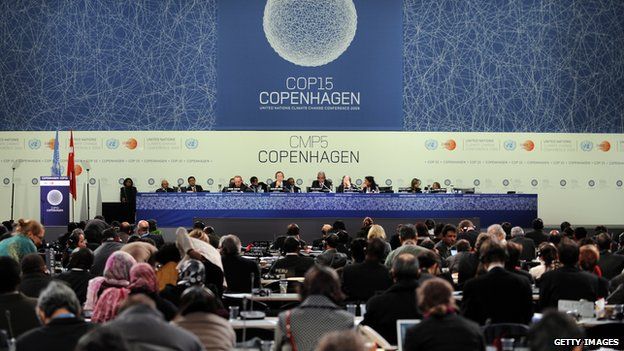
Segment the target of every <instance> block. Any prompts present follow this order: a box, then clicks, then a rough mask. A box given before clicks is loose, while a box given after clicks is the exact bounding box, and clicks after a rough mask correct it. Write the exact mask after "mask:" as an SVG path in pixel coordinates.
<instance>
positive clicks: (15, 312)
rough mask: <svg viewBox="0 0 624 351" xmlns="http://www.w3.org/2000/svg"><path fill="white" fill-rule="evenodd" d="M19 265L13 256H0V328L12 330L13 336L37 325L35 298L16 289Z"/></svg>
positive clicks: (18, 278) (17, 335)
mask: <svg viewBox="0 0 624 351" xmlns="http://www.w3.org/2000/svg"><path fill="white" fill-rule="evenodd" d="M20 281H21V278H20V266H19V263H17V261H15V260H14V259H13V258H11V257H8V256H5V257H0V311H5V312H2V313H3V315H2V316H0V317H1V318H0V329H2V330H7V331H8V330H9V323H8V321H9V320H10V321H11V328H12V330H13V335H12V336H13V337H16V338H17V337H19V336H20V335H22V334H24V333H25V332H27V331H29V330H31V329H33V328H36V327H38V326H39V320H38V319H37V315H36V314H35V307H36V306H37V300H35V299H32V298H29V297H26V296H25V295H24V294H22V293H21V292H19V291H18V290H17V287H18V285H19V284H20Z"/></svg>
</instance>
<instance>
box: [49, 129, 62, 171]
mask: <svg viewBox="0 0 624 351" xmlns="http://www.w3.org/2000/svg"><path fill="white" fill-rule="evenodd" d="M51 169H52V176H53V177H60V176H61V160H60V157H59V138H58V130H57V131H56V138H54V155H53V156H52V168H51Z"/></svg>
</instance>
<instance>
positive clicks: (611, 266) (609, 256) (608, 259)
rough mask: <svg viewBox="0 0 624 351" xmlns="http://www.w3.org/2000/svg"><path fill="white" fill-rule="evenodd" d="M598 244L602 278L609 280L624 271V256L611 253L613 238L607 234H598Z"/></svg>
mask: <svg viewBox="0 0 624 351" xmlns="http://www.w3.org/2000/svg"><path fill="white" fill-rule="evenodd" d="M596 243H597V244H598V249H600V259H599V260H598V266H599V267H600V270H601V271H602V276H603V277H604V278H606V279H608V280H610V279H613V277H615V276H617V275H618V274H620V273H622V271H624V256H623V255H617V254H613V253H611V244H612V242H611V236H610V235H609V234H607V233H602V234H598V236H596Z"/></svg>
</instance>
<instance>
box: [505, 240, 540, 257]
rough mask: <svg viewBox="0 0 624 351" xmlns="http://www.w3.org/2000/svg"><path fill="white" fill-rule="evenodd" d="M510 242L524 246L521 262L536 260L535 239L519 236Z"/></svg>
mask: <svg viewBox="0 0 624 351" xmlns="http://www.w3.org/2000/svg"><path fill="white" fill-rule="evenodd" d="M510 241H511V242H514V243H516V244H520V245H522V253H521V254H520V259H521V260H523V261H532V260H533V259H535V243H534V242H533V239H530V238H527V237H523V236H517V237H515V238H513V239H511V240H510Z"/></svg>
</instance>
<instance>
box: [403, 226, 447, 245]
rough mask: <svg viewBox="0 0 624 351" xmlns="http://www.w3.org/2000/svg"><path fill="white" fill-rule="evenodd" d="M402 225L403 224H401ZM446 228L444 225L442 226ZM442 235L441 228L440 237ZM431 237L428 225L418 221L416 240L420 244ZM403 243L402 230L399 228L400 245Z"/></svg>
mask: <svg viewBox="0 0 624 351" xmlns="http://www.w3.org/2000/svg"><path fill="white" fill-rule="evenodd" d="M401 227H402V226H401ZM442 228H444V225H443V226H442ZM441 236H442V231H441V230H440V237H441ZM427 239H431V235H429V229H428V227H427V225H426V224H425V223H423V222H418V223H416V241H417V242H418V244H419V245H420V244H421V243H422V242H423V241H425V240H427ZM400 244H401V230H400V229H399V246H400Z"/></svg>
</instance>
